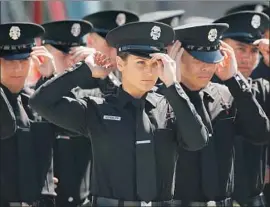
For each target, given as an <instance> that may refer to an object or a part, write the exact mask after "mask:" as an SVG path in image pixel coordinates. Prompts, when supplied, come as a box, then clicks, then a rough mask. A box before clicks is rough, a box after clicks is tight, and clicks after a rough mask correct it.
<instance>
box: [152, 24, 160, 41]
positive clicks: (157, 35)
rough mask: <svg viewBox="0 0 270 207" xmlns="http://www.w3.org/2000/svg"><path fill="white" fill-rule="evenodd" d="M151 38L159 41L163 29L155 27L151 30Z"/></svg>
mask: <svg viewBox="0 0 270 207" xmlns="http://www.w3.org/2000/svg"><path fill="white" fill-rule="evenodd" d="M150 36H151V37H152V39H153V40H158V39H159V38H160V36H161V28H160V27H159V26H153V27H152V29H151V33H150Z"/></svg>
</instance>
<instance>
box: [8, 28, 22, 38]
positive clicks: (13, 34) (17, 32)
mask: <svg viewBox="0 0 270 207" xmlns="http://www.w3.org/2000/svg"><path fill="white" fill-rule="evenodd" d="M9 36H10V38H11V39H13V40H18V39H19V38H20V36H21V29H20V27H18V26H12V27H11V28H10V30H9Z"/></svg>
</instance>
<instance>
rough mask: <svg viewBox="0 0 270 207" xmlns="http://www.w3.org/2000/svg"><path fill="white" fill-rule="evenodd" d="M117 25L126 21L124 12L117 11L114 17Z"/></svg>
mask: <svg viewBox="0 0 270 207" xmlns="http://www.w3.org/2000/svg"><path fill="white" fill-rule="evenodd" d="M115 22H116V24H117V25H118V26H122V25H124V24H125V23H126V15H125V14H124V13H119V14H118V15H117V17H116V19H115Z"/></svg>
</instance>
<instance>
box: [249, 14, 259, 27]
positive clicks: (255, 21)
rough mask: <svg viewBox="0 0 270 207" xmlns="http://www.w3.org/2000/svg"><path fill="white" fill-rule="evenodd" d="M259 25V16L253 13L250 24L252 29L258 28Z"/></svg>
mask: <svg viewBox="0 0 270 207" xmlns="http://www.w3.org/2000/svg"><path fill="white" fill-rule="evenodd" d="M260 25H261V17H260V16H259V15H257V14H255V15H254V16H253V17H252V19H251V26H252V27H253V28H254V29H257V28H259V26H260Z"/></svg>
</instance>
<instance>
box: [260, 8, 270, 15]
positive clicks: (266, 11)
mask: <svg viewBox="0 0 270 207" xmlns="http://www.w3.org/2000/svg"><path fill="white" fill-rule="evenodd" d="M262 12H263V13H265V14H267V15H268V16H269V17H270V7H267V8H265V9H264V10H263V11H262Z"/></svg>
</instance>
